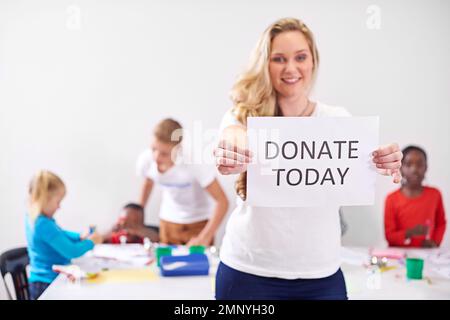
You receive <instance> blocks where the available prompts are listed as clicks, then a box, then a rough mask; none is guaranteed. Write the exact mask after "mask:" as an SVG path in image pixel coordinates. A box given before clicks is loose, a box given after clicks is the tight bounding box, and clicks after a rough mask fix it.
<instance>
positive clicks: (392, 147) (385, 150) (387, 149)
mask: <svg viewBox="0 0 450 320" xmlns="http://www.w3.org/2000/svg"><path fill="white" fill-rule="evenodd" d="M397 151H400V147H399V146H398V144H397V143H391V144H388V145H386V146H381V147H379V148H378V149H377V150H375V151H374V152H372V155H373V156H374V157H382V156H386V155H388V154H391V153H394V152H397Z"/></svg>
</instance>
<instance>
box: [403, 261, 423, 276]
mask: <svg viewBox="0 0 450 320" xmlns="http://www.w3.org/2000/svg"><path fill="white" fill-rule="evenodd" d="M423 264H424V261H423V259H419V258H406V277H407V278H408V279H417V280H420V279H422V271H423Z"/></svg>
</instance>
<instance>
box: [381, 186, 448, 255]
mask: <svg viewBox="0 0 450 320" xmlns="http://www.w3.org/2000/svg"><path fill="white" fill-rule="evenodd" d="M427 221H428V223H429V225H430V228H429V238H430V239H431V240H433V241H434V242H436V244H437V245H440V244H441V241H442V238H443V237H444V232H445V226H446V221H445V212H444V205H443V203H442V196H441V193H440V192H439V190H438V189H435V188H430V187H423V192H422V194H421V195H420V196H418V197H415V198H408V197H406V196H405V195H404V194H403V193H402V192H401V191H400V190H397V191H395V192H392V193H391V194H389V195H388V196H387V198H386V203H385V209H384V231H385V234H386V240H387V241H388V243H389V245H390V246H396V247H399V246H402V247H421V246H422V241H423V240H425V238H426V236H414V237H412V238H411V242H410V243H409V244H407V243H405V240H406V238H405V233H406V230H407V229H410V228H413V227H415V226H416V225H418V224H423V225H427Z"/></svg>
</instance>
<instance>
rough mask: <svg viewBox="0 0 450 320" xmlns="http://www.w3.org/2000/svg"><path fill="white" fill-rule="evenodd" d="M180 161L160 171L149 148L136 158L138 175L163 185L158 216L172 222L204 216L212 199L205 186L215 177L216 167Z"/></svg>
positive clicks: (206, 216)
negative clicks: (164, 170)
mask: <svg viewBox="0 0 450 320" xmlns="http://www.w3.org/2000/svg"><path fill="white" fill-rule="evenodd" d="M180 162H181V163H177V164H175V165H174V166H172V167H171V168H170V169H168V170H167V171H166V172H164V173H160V172H159V171H158V167H157V164H156V163H155V162H154V161H153V159H152V153H151V150H150V149H148V150H146V151H144V152H143V153H142V154H141V155H140V156H139V158H138V160H137V164H136V170H137V175H138V176H141V177H143V178H148V179H151V180H153V182H154V183H155V184H157V185H158V186H160V187H161V188H162V200H161V207H160V211H159V217H160V218H161V219H163V220H166V221H169V222H174V223H194V222H198V221H202V220H207V219H209V218H210V216H211V214H212V212H213V204H214V203H213V200H212V197H211V196H210V195H209V194H208V192H207V191H206V190H205V189H204V188H206V187H208V186H209V185H210V184H211V183H212V182H213V181H214V179H215V178H216V170H215V167H214V166H209V165H199V164H185V163H183V162H182V161H180Z"/></svg>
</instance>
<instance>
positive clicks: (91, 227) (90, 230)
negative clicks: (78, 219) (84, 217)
mask: <svg viewBox="0 0 450 320" xmlns="http://www.w3.org/2000/svg"><path fill="white" fill-rule="evenodd" d="M96 229H97V227H96V226H94V225H90V226H89V235H91V234H93V233H94V232H95V230H96Z"/></svg>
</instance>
